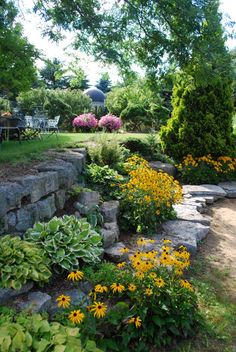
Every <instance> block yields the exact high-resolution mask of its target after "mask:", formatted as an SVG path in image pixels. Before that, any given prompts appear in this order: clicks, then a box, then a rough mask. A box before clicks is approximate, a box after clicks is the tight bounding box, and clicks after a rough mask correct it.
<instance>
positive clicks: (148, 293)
mask: <svg viewBox="0 0 236 352" xmlns="http://www.w3.org/2000/svg"><path fill="white" fill-rule="evenodd" d="M152 294H153V291H152V289H151V288H146V290H145V295H147V296H151V295H152Z"/></svg>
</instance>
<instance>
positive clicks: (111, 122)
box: [98, 114, 122, 132]
mask: <svg viewBox="0 0 236 352" xmlns="http://www.w3.org/2000/svg"><path fill="white" fill-rule="evenodd" d="M98 126H99V127H102V128H105V129H106V130H107V131H110V132H112V131H117V130H119V129H120V128H121V126H122V122H121V119H120V118H119V117H117V116H114V115H110V114H108V115H105V116H102V117H101V119H100V120H99V122H98Z"/></svg>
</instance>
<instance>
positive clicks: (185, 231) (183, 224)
mask: <svg viewBox="0 0 236 352" xmlns="http://www.w3.org/2000/svg"><path fill="white" fill-rule="evenodd" d="M162 228H163V230H164V231H165V233H166V235H165V237H166V238H169V239H171V240H172V241H173V244H174V245H175V246H179V245H184V246H186V247H187V249H188V250H189V251H190V252H193V253H195V252H196V250H197V243H198V242H199V241H201V240H202V239H204V238H205V237H206V236H207V234H208V233H209V231H210V227H209V226H205V225H203V224H201V223H194V222H190V221H181V220H170V221H166V222H164V223H163V224H162Z"/></svg>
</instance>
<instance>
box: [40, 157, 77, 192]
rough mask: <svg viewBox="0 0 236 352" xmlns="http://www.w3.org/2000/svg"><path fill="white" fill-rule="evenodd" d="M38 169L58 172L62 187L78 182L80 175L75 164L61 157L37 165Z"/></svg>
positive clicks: (68, 186)
mask: <svg viewBox="0 0 236 352" xmlns="http://www.w3.org/2000/svg"><path fill="white" fill-rule="evenodd" d="M36 169H37V170H38V171H39V172H48V171H55V172H57V174H58V181H59V187H60V188H70V187H71V186H72V185H73V184H75V183H76V181H77V177H78V172H77V170H76V168H75V167H74V165H72V164H71V163H68V162H65V161H64V160H61V159H56V160H54V161H53V162H44V163H41V164H39V165H38V166H37V167H36Z"/></svg>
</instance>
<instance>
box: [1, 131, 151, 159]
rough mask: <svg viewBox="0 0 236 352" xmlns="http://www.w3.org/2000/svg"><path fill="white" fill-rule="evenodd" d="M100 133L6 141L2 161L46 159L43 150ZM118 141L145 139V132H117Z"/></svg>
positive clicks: (87, 139) (74, 142)
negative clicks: (131, 138) (20, 141)
mask: <svg viewBox="0 0 236 352" xmlns="http://www.w3.org/2000/svg"><path fill="white" fill-rule="evenodd" d="M98 134H99V133H59V134H58V138H57V137H56V135H52V136H43V137H42V139H41V140H40V139H35V140H28V141H27V140H26V141H22V143H21V144H19V142H18V141H4V142H3V143H2V144H0V163H1V162H11V163H14V164H18V163H22V162H27V161H30V160H42V159H44V156H43V152H46V151H47V150H49V149H56V148H64V147H68V146H70V145H73V144H74V145H76V144H80V143H86V142H89V141H93V140H94V139H95V138H97V135H98ZM115 136H116V138H117V140H118V141H125V140H126V139H128V138H130V137H133V138H139V139H145V138H146V136H147V134H145V133H124V134H115ZM107 138H108V139H113V138H114V134H107Z"/></svg>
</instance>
